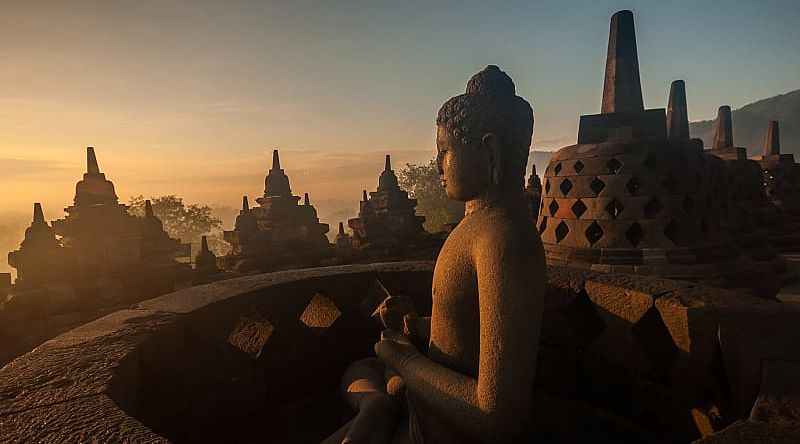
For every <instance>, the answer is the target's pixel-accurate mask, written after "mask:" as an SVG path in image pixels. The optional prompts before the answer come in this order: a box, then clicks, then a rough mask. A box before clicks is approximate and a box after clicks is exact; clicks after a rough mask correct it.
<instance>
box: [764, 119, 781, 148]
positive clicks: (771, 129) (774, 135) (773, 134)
mask: <svg viewBox="0 0 800 444" xmlns="http://www.w3.org/2000/svg"><path fill="white" fill-rule="evenodd" d="M780 153H781V137H780V127H779V126H778V121H777V120H770V122H769V124H768V125H767V134H766V136H765V137H764V155H765V156H777V155H779V154H780Z"/></svg>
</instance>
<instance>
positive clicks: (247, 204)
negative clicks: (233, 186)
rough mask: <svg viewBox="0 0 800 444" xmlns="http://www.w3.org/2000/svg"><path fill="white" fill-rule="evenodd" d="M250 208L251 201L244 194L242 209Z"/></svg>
mask: <svg viewBox="0 0 800 444" xmlns="http://www.w3.org/2000/svg"><path fill="white" fill-rule="evenodd" d="M249 209H250V203H249V202H248V201H247V196H242V211H247V210H249Z"/></svg>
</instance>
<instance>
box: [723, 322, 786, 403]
mask: <svg viewBox="0 0 800 444" xmlns="http://www.w3.org/2000/svg"><path fill="white" fill-rule="evenodd" d="M797 319H798V312H797V311H796V310H793V309H787V310H785V311H783V313H773V314H763V315H760V316H758V315H749V316H737V317H732V318H729V319H726V320H724V321H723V322H722V323H720V326H719V342H720V347H721V349H722V356H723V361H724V364H725V373H726V375H727V376H728V383H729V384H730V390H731V403H732V404H733V408H734V410H735V412H736V414H737V415H739V416H740V417H746V416H747V415H748V414H749V413H750V412H751V409H752V406H753V403H754V402H755V400H756V396H757V395H758V389H759V386H760V385H761V384H762V361H763V360H764V359H765V358H769V359H774V360H785V361H800V344H798V342H797V341H795V340H794V338H797V337H800V323H798V322H797ZM780 370H781V369H780V368H779V367H777V366H774V367H770V368H769V369H768V371H771V372H773V373H774V374H775V375H776V378H779V377H780ZM767 375H769V374H767ZM764 382H767V381H766V380H764ZM778 383H779V380H777V379H776V380H775V382H774V384H778ZM774 387H775V385H773V386H772V387H770V386H769V384H768V387H767V388H768V389H770V388H772V389H773V390H774ZM787 388H789V389H793V388H792V387H791V386H789V387H787Z"/></svg>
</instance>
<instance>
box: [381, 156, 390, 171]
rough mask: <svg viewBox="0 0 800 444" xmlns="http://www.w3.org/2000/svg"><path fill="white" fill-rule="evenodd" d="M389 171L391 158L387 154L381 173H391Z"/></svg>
mask: <svg viewBox="0 0 800 444" xmlns="http://www.w3.org/2000/svg"><path fill="white" fill-rule="evenodd" d="M391 170H392V156H391V155H389V154H387V155H386V163H385V164H384V166H383V171H391Z"/></svg>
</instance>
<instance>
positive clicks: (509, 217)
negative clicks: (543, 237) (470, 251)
mask: <svg viewBox="0 0 800 444" xmlns="http://www.w3.org/2000/svg"><path fill="white" fill-rule="evenodd" d="M482 216H483V218H482V220H477V221H476V222H477V223H476V224H475V225H477V226H478V228H477V229H476V230H475V231H476V234H478V233H479V234H480V236H479V237H478V238H479V239H481V240H482V242H481V244H483V245H482V247H483V248H491V249H505V248H509V247H511V246H514V245H517V246H519V245H524V244H528V243H535V241H536V239H537V237H536V236H533V234H534V233H537V231H536V226H535V224H534V223H533V221H532V220H530V217H529V216H528V215H527V214H526V213H525V211H524V209H523V210H516V211H515V210H514V209H509V208H502V207H501V208H495V209H492V210H491V211H487V212H486V214H484V215H482Z"/></svg>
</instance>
